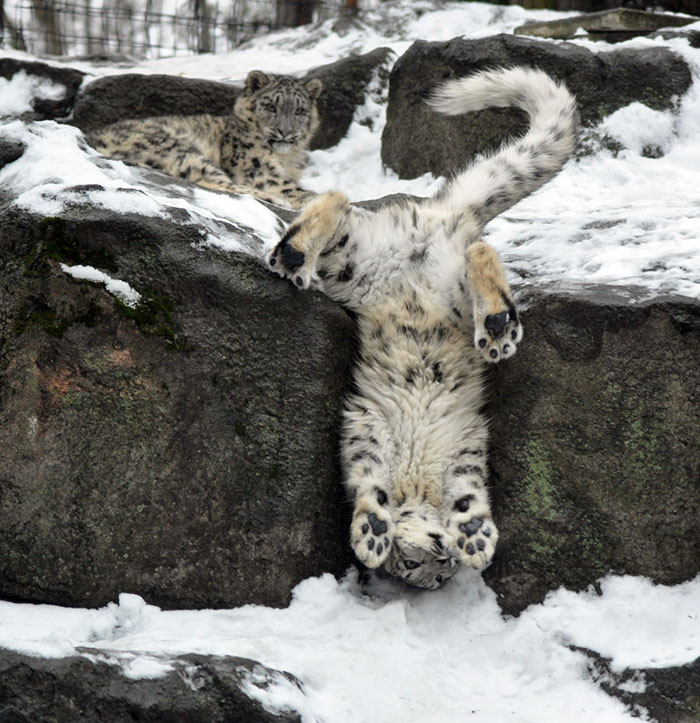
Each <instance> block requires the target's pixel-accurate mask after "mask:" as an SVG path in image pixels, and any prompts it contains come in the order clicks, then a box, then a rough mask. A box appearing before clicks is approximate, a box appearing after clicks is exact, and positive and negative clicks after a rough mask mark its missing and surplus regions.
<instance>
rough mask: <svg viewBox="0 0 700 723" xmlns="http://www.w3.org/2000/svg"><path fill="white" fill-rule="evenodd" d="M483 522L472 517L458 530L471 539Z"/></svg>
mask: <svg viewBox="0 0 700 723" xmlns="http://www.w3.org/2000/svg"><path fill="white" fill-rule="evenodd" d="M370 522H371V520H370ZM483 522H484V521H483V520H482V519H481V518H480V517H473V518H472V519H471V520H469V522H463V523H462V524H461V525H459V528H458V529H459V531H460V532H463V533H464V534H465V535H469V537H471V536H472V535H473V534H475V533H476V531H477V530H478V529H479V528H480V527H481V525H482V523H483Z"/></svg>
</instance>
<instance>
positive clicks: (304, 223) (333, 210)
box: [267, 191, 350, 289]
mask: <svg viewBox="0 0 700 723" xmlns="http://www.w3.org/2000/svg"><path fill="white" fill-rule="evenodd" d="M349 207H350V203H349V201H348V199H347V198H346V197H345V196H344V195H343V194H342V193H337V192H335V191H331V192H329V193H324V194H322V195H321V196H317V197H316V198H315V199H314V200H313V201H311V202H310V203H308V204H306V205H305V206H304V208H303V209H302V211H301V213H300V214H299V216H298V218H297V219H296V220H295V221H293V222H292V224H291V225H290V226H289V228H288V229H287V231H286V233H285V234H284V236H283V237H282V239H281V240H280V242H279V243H278V244H277V246H275V248H274V249H272V251H271V252H270V254H269V255H268V257H267V262H268V264H269V265H270V266H271V267H272V269H273V271H275V272H276V273H278V274H279V275H280V276H284V277H286V278H289V279H291V280H292V281H293V282H294V283H295V284H296V285H297V286H298V287H300V288H304V289H307V288H308V287H309V284H310V283H311V274H312V272H313V270H314V266H315V264H316V259H317V258H318V257H319V255H320V254H321V253H323V251H324V249H325V248H326V247H327V246H328V245H329V244H331V243H332V241H333V239H334V237H335V236H336V235H337V234H338V233H340V232H341V230H342V228H341V227H342V225H343V222H344V220H345V218H346V216H347V214H348V210H349Z"/></svg>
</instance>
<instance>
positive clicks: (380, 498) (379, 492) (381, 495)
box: [377, 490, 387, 505]
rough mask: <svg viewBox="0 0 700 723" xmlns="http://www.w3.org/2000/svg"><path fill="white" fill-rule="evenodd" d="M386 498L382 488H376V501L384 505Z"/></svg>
mask: <svg viewBox="0 0 700 723" xmlns="http://www.w3.org/2000/svg"><path fill="white" fill-rule="evenodd" d="M386 500H387V496H386V492H385V491H384V490H377V502H379V504H380V505H385V504H386Z"/></svg>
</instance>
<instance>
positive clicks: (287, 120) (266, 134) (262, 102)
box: [244, 70, 323, 153]
mask: <svg viewBox="0 0 700 723" xmlns="http://www.w3.org/2000/svg"><path fill="white" fill-rule="evenodd" d="M322 89H323V84H322V83H321V81H320V80H317V79H314V80H309V81H306V82H302V81H299V80H296V79H295V78H291V77H289V76H286V75H282V76H276V77H273V76H269V75H266V74H265V73H263V72H262V71H260V70H252V71H251V72H250V73H249V74H248V78H247V80H246V89H245V92H244V100H245V101H246V102H247V103H248V105H249V107H250V110H251V113H252V115H253V118H254V119H255V122H256V123H257V126H258V130H259V132H260V134H261V136H262V138H263V139H264V140H265V142H266V143H267V144H268V145H269V146H270V148H271V149H272V150H273V151H274V152H275V153H288V152H289V151H291V150H292V149H294V148H305V147H306V145H307V144H308V142H309V141H310V140H311V136H312V135H313V134H314V131H315V130H316V128H317V127H318V112H317V110H316V99H317V98H318V96H319V95H320V94H321V90H322Z"/></svg>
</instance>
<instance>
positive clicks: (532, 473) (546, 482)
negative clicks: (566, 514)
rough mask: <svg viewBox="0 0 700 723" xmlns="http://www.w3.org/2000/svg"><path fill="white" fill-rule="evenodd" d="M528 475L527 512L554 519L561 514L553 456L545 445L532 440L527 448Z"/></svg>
mask: <svg viewBox="0 0 700 723" xmlns="http://www.w3.org/2000/svg"><path fill="white" fill-rule="evenodd" d="M525 454H526V458H527V475H526V476H525V488H524V503H525V505H526V507H527V512H529V513H530V514H532V515H535V516H536V517H538V518H539V519H543V520H547V521H550V522H552V521H554V520H556V519H557V518H558V517H559V515H558V512H557V503H556V500H555V493H554V484H553V479H554V473H553V470H552V462H551V457H550V454H549V452H548V450H547V449H546V448H545V446H544V445H543V444H542V443H541V442H539V441H535V440H530V441H529V442H528V443H527V446H526V448H525Z"/></svg>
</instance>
